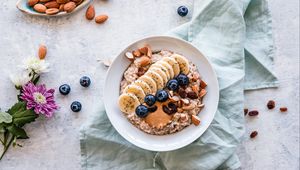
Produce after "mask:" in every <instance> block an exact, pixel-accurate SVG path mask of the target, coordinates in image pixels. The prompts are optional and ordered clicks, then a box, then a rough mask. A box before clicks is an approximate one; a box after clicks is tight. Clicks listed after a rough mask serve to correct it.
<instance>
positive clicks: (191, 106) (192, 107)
mask: <svg viewBox="0 0 300 170" xmlns="http://www.w3.org/2000/svg"><path fill="white" fill-rule="evenodd" d="M195 107H196V106H195V104H194V103H191V104H190V105H188V106H183V107H182V109H183V110H192V109H194V108H195Z"/></svg>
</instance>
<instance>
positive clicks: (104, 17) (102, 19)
mask: <svg viewBox="0 0 300 170" xmlns="http://www.w3.org/2000/svg"><path fill="white" fill-rule="evenodd" d="M107 19H108V16H107V15H99V16H97V17H96V18H95V22H96V23H97V24H101V23H104V22H105V21H106V20H107Z"/></svg>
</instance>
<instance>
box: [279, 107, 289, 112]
mask: <svg viewBox="0 0 300 170" xmlns="http://www.w3.org/2000/svg"><path fill="white" fill-rule="evenodd" d="M287 110H288V108H287V107H281V108H280V111H281V112H286V111H287Z"/></svg>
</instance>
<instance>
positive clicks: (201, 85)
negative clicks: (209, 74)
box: [200, 80, 207, 89]
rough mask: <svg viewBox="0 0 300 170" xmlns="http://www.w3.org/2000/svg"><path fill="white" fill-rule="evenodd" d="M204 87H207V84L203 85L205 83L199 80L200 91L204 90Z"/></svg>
mask: <svg viewBox="0 0 300 170" xmlns="http://www.w3.org/2000/svg"><path fill="white" fill-rule="evenodd" d="M206 86H207V84H206V83H205V81H203V80H201V81H200V87H201V88H202V89H204V88H205V87H206Z"/></svg>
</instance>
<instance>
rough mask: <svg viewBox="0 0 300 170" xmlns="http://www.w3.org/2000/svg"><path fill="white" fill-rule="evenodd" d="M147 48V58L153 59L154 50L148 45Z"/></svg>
mask: <svg viewBox="0 0 300 170" xmlns="http://www.w3.org/2000/svg"><path fill="white" fill-rule="evenodd" d="M146 47H147V49H148V50H147V56H148V57H150V58H151V57H152V50H151V47H150V46H149V45H146Z"/></svg>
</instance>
